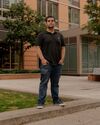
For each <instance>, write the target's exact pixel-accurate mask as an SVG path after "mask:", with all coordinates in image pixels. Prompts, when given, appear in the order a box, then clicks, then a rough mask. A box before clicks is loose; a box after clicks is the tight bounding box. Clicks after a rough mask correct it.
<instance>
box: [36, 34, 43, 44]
mask: <svg viewBox="0 0 100 125" xmlns="http://www.w3.org/2000/svg"><path fill="white" fill-rule="evenodd" d="M42 41H43V34H42V33H40V34H38V36H37V39H36V46H41V44H42Z"/></svg>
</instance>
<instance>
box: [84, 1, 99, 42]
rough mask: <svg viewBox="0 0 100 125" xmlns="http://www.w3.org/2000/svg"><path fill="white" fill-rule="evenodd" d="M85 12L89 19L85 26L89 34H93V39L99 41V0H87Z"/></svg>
mask: <svg viewBox="0 0 100 125" xmlns="http://www.w3.org/2000/svg"><path fill="white" fill-rule="evenodd" d="M85 13H87V14H88V16H89V21H88V24H87V26H86V28H87V29H88V32H89V34H90V35H91V34H92V35H93V36H94V39H95V40H97V41H98V43H100V1H99V0H87V5H86V6H85Z"/></svg>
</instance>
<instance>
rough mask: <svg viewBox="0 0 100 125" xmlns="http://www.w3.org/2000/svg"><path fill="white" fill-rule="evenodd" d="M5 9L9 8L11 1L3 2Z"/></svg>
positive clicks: (5, 0) (4, 0)
mask: <svg viewBox="0 0 100 125" xmlns="http://www.w3.org/2000/svg"><path fill="white" fill-rule="evenodd" d="M3 8H5V9H8V8H9V0H3Z"/></svg>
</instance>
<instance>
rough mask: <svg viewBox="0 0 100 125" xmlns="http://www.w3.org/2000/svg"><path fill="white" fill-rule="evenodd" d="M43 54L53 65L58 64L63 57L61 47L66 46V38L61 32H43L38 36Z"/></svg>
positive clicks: (38, 43) (38, 44)
mask: <svg viewBox="0 0 100 125" xmlns="http://www.w3.org/2000/svg"><path fill="white" fill-rule="evenodd" d="M37 46H40V48H41V51H42V53H43V56H44V58H45V59H46V60H48V62H49V63H50V64H51V65H57V64H58V63H59V61H60V59H61V48H62V47H63V46H65V43H64V38H63V36H62V34H60V33H59V32H54V33H50V32H47V31H45V32H41V33H40V34H39V35H38V37H37Z"/></svg>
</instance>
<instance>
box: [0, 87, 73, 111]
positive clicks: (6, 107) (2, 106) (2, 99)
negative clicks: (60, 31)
mask: <svg viewBox="0 0 100 125" xmlns="http://www.w3.org/2000/svg"><path fill="white" fill-rule="evenodd" d="M63 100H64V101H72V100H73V99H70V98H68V99H66V98H64V99H63ZM50 104H52V99H51V97H50V96H48V97H47V98H46V105H50ZM36 105H37V95H36V94H31V93H23V92H15V91H10V90H1V89H0V112H4V111H10V110H16V109H23V108H30V107H35V106H36Z"/></svg>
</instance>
